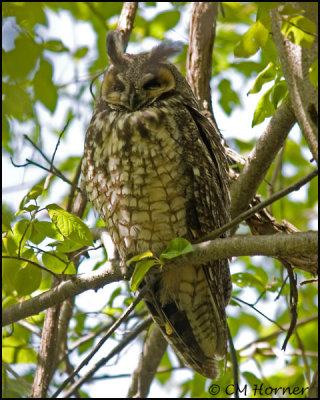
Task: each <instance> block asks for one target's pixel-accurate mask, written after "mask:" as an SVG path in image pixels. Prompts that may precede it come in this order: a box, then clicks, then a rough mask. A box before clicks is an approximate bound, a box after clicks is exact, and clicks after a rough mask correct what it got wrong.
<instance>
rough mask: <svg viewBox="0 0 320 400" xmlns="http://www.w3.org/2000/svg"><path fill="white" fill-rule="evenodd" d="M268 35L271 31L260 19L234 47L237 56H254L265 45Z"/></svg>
mask: <svg viewBox="0 0 320 400" xmlns="http://www.w3.org/2000/svg"><path fill="white" fill-rule="evenodd" d="M268 35H269V31H268V30H267V29H266V28H265V26H264V25H263V24H262V23H261V22H260V21H257V22H256V23H255V24H253V25H252V26H251V28H250V29H249V30H248V32H246V33H245V34H244V36H243V37H242V39H241V40H240V42H239V43H238V44H237V45H236V47H235V49H234V55H235V57H245V58H248V57H251V56H253V55H254V54H255V53H256V52H257V51H258V50H259V48H260V47H262V46H264V44H265V43H266V41H267V40H268Z"/></svg>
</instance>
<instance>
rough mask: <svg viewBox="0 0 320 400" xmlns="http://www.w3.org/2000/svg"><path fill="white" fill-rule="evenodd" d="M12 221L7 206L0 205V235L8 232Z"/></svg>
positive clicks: (11, 214) (10, 212)
mask: <svg viewBox="0 0 320 400" xmlns="http://www.w3.org/2000/svg"><path fill="white" fill-rule="evenodd" d="M13 220H14V215H13V212H12V211H11V210H10V208H9V206H8V205H7V204H4V203H2V233H3V232H8V231H10V229H11V223H12V222H13Z"/></svg>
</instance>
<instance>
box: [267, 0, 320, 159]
mask: <svg viewBox="0 0 320 400" xmlns="http://www.w3.org/2000/svg"><path fill="white" fill-rule="evenodd" d="M291 4H292V5H293V6H294V7H297V8H301V9H304V10H305V12H306V13H307V16H308V18H309V19H311V20H312V21H314V22H315V23H316V26H317V16H318V10H317V7H318V6H317V3H314V4H313V3H309V4H307V5H306V3H302V2H300V3H299V2H297V3H291ZM280 7H283V6H280ZM279 10H280V8H279V9H272V10H271V17H272V36H273V39H274V43H275V45H276V48H277V52H278V55H279V58H280V63H281V67H282V71H283V74H284V77H285V79H286V83H287V86H288V91H289V94H290V99H291V103H292V106H293V109H294V113H295V115H296V118H297V120H298V122H299V125H300V128H301V130H302V132H303V135H304V137H305V139H306V141H307V143H308V146H309V148H310V151H311V153H312V155H313V158H314V159H315V160H316V161H317V162H318V117H317V115H318V93H317V89H316V88H314V87H313V86H312V84H311V82H310V78H309V69H310V67H311V65H312V63H313V62H314V61H315V60H316V59H317V57H318V41H317V40H314V41H313V43H312V45H311V47H310V49H308V48H306V47H301V46H299V45H296V44H294V43H292V42H291V41H290V40H289V39H288V38H287V37H285V36H284V35H283V34H282V33H281V26H282V22H281V18H280V14H279Z"/></svg>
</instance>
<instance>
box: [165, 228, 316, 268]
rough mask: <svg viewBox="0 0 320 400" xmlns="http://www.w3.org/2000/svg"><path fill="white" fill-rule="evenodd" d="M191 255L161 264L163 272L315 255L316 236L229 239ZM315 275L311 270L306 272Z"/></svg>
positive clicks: (201, 246)
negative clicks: (219, 261)
mask: <svg viewBox="0 0 320 400" xmlns="http://www.w3.org/2000/svg"><path fill="white" fill-rule="evenodd" d="M193 248H194V252H193V253H190V254H186V255H181V256H179V257H177V258H176V259H174V260H172V261H170V262H168V263H166V264H165V268H166V269H170V268H177V267H181V266H183V265H186V263H188V264H192V265H197V264H205V263H207V262H209V261H210V260H217V259H220V258H228V257H233V256H235V257H239V256H244V255H247V256H248V255H249V256H253V255H264V256H270V257H281V256H288V255H299V254H305V253H306V254H317V253H318V233H317V232H299V233H292V234H291V235H286V234H283V233H278V234H276V235H263V236H247V235H243V236H234V237H232V238H225V239H215V240H213V241H208V242H202V243H199V244H194V245H193ZM309 272H311V273H315V272H316V269H315V270H312V271H309Z"/></svg>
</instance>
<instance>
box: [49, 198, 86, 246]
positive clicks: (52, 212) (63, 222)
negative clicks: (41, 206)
mask: <svg viewBox="0 0 320 400" xmlns="http://www.w3.org/2000/svg"><path fill="white" fill-rule="evenodd" d="M46 209H47V210H48V213H49V216H50V218H51V221H52V222H53V223H54V224H55V226H56V227H57V228H58V230H59V231H60V232H61V233H62V235H63V236H65V237H66V238H68V239H70V240H71V241H73V242H76V243H79V244H80V245H82V246H92V245H93V240H92V234H91V231H90V229H89V228H88V227H87V225H86V224H85V223H84V222H83V221H81V219H80V218H79V217H77V216H76V215H73V214H70V213H68V212H67V211H65V210H64V209H62V208H61V207H59V206H58V205H56V204H49V205H48V206H47V207H46Z"/></svg>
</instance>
